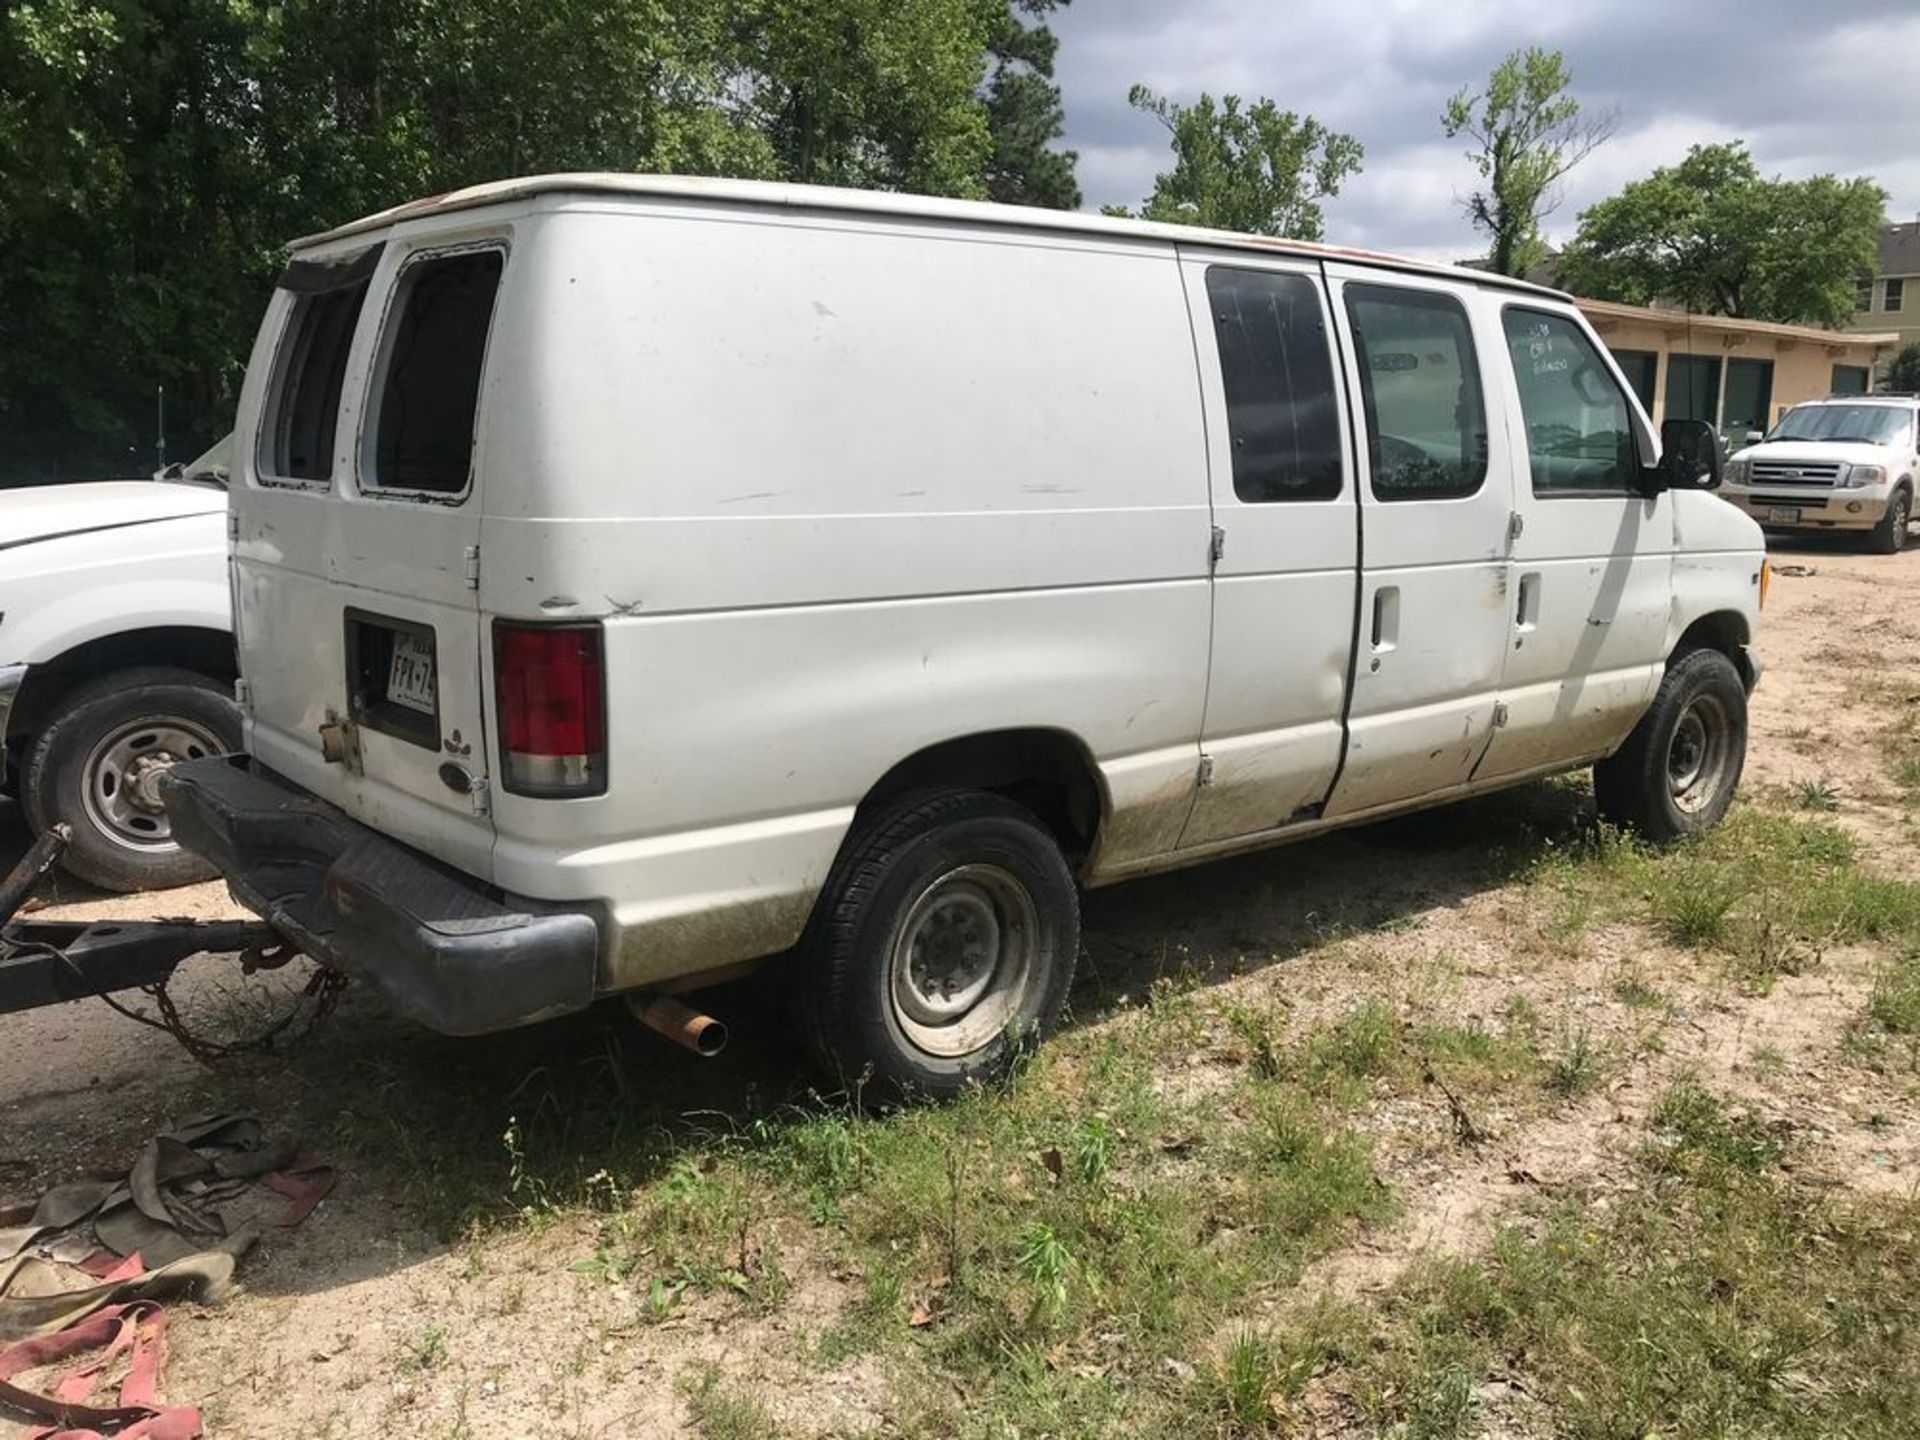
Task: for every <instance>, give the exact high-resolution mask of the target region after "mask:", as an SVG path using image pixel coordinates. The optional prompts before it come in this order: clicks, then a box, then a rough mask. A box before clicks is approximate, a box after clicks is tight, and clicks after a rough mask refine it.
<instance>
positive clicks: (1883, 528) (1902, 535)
mask: <svg viewBox="0 0 1920 1440" xmlns="http://www.w3.org/2000/svg"><path fill="white" fill-rule="evenodd" d="M1912 518H1913V497H1912V496H1910V495H1908V494H1907V492H1906V489H1905V487H1902V488H1901V489H1898V490H1895V491H1894V492H1893V496H1892V498H1891V499H1889V500H1888V501H1887V513H1886V514H1885V515H1883V516H1881V517H1880V523H1879V524H1878V525H1876V526H1874V527H1873V530H1872V532H1871V539H1870V543H1871V545H1872V547H1873V552H1874V554H1876V555H1897V554H1899V553H1900V552H1901V551H1902V550H1904V549H1906V548H1907V522H1908V521H1909V520H1911V519H1912Z"/></svg>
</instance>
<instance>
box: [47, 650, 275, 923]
mask: <svg viewBox="0 0 1920 1440" xmlns="http://www.w3.org/2000/svg"><path fill="white" fill-rule="evenodd" d="M239 748H240V712H239V711H238V710H237V709H236V708H235V707H234V704H233V701H232V700H231V699H229V698H228V697H227V695H226V693H225V687H224V686H222V685H221V684H220V682H219V681H217V680H214V679H211V678H210V677H208V676H205V675H197V674H195V673H193V672H192V671H190V670H174V669H161V668H152V669H140V670H123V671H120V672H118V673H117V674H113V675H106V676H102V677H101V678H99V679H97V680H93V681H90V682H88V683H87V684H85V685H82V686H81V687H80V688H79V689H77V690H75V691H74V692H73V693H72V694H71V695H69V696H67V697H66V699H65V700H64V701H62V702H61V704H60V706H59V708H58V709H57V710H56V711H55V712H54V714H53V716H52V718H51V719H50V721H49V722H48V724H47V726H46V728H45V729H43V730H42V731H41V732H40V734H39V735H38V736H37V737H35V739H34V742H33V746H32V749H31V750H30V751H29V753H28V755H27V763H26V770H25V774H24V776H23V779H22V784H21V799H22V801H23V802H24V803H25V806H26V811H27V819H28V820H29V821H31V822H32V825H33V828H34V830H35V831H36V832H38V831H44V830H46V829H47V828H49V827H50V826H52V825H54V824H57V823H59V822H61V821H65V822H66V823H67V824H68V825H70V826H71V827H72V828H73V841H72V843H71V844H70V845H68V847H67V852H66V855H65V856H64V857H63V859H62V860H61V864H62V865H63V866H64V867H65V868H66V869H67V870H68V871H69V872H70V873H72V874H73V875H75V876H77V877H79V878H80V879H82V880H85V881H86V882H88V883H89V884H91V885H98V886H99V887H100V888H101V889H103V890H157V889H162V888H164V887H168V886H173V885H190V884H192V883H194V882H195V881H199V880H207V879H211V878H212V876H213V873H214V872H213V867H212V866H210V865H208V864H207V863H206V862H205V861H204V860H202V859H200V857H199V856H197V855H193V854H190V853H188V852H187V851H185V850H182V849H181V848H180V847H179V846H178V845H177V844H175V843H174V840H173V830H172V826H171V825H170V824H169V823H168V820H167V812H166V810H165V808H164V807H162V805H161V804H160V791H159V783H158V782H159V778H160V775H161V773H162V772H163V771H165V770H166V769H167V768H168V767H169V766H171V765H172V764H173V763H174V762H175V761H177V760H192V759H199V758H201V757H202V756H207V755H223V754H227V753H229V752H231V751H234V750H237V749H239Z"/></svg>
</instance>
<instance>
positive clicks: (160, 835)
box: [80, 715, 226, 855]
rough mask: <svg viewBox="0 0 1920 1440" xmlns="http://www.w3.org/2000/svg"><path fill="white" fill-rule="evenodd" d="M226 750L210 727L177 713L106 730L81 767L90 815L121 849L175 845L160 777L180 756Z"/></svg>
mask: <svg viewBox="0 0 1920 1440" xmlns="http://www.w3.org/2000/svg"><path fill="white" fill-rule="evenodd" d="M225 749H226V747H225V746H224V745H223V744H222V743H221V742H220V740H219V738H218V737H217V736H216V735H214V733H213V732H212V731H211V730H209V729H208V728H207V727H206V726H204V725H200V724H198V723H196V722H194V721H192V720H185V719H182V718H181V717H179V716H177V715H164V716H156V717H150V718H148V719H143V720H135V721H131V722H129V723H128V724H125V725H121V726H119V727H117V728H115V729H113V730H110V731H108V732H107V734H106V735H104V736H102V737H101V739H100V740H99V741H98V742H97V743H96V744H95V745H94V747H93V749H92V750H90V751H88V752H87V760H86V764H85V765H84V766H83V767H82V768H81V772H80V794H81V799H82V801H83V803H84V806H85V809H86V813H87V819H88V820H89V821H90V822H91V823H92V825H93V828H94V829H95V830H97V831H99V832H100V833H101V834H102V835H104V836H106V837H107V839H109V840H111V841H112V842H113V843H114V844H115V845H118V846H120V847H121V848H122V849H125V850H133V851H138V852H140V853H142V854H148V855H150V854H153V853H155V852H157V851H163V850H171V849H173V848H174V845H173V825H172V823H171V822H170V821H169V820H168V819H167V811H166V807H165V806H163V805H162V804H161V803H160V788H159V780H160V776H161V775H162V774H163V773H164V772H166V771H167V770H169V769H171V768H172V767H173V765H174V764H175V763H176V762H178V761H181V760H198V759H201V758H203V757H204V756H208V755H219V754H221V753H223V752H224V750H225Z"/></svg>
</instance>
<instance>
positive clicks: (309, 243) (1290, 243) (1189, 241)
mask: <svg viewBox="0 0 1920 1440" xmlns="http://www.w3.org/2000/svg"><path fill="white" fill-rule="evenodd" d="M595 194H598V195H638V196H648V197H653V198H659V199H668V200H684V201H690V202H719V203H723V204H724V203H733V204H747V205H759V206H772V207H778V208H782V209H792V210H813V211H827V212H833V211H839V212H855V213H861V214H869V215H895V216H901V217H903V218H907V219H913V220H933V221H940V220H949V221H964V222H967V223H971V224H976V225H990V226H995V227H999V228H1005V229H1018V230H1030V231H1031V230H1040V231H1055V232H1067V233H1072V234H1079V235H1110V236H1113V237H1115V238H1120V239H1133V240H1157V241H1163V242H1165V241H1171V242H1174V243H1176V244H1180V245H1189V246H1209V247H1218V248H1222V249H1234V250H1247V251H1259V252H1261V253H1265V254H1273V253H1275V252H1278V253H1281V254H1286V255H1298V256H1302V257H1304V258H1309V259H1315V260H1329V261H1340V260H1349V261H1357V262H1359V263H1362V264H1368V265H1380V266H1384V267H1387V268H1389V269H1394V270H1403V271H1410V272H1413V273H1416V274H1426V275H1440V276H1447V277H1451V278H1453V279H1458V280H1467V281H1472V282H1474V283H1476V284H1481V285H1498V286H1501V287H1503V288H1507V289H1513V290H1522V291H1527V292H1529V293H1532V294H1542V293H1545V294H1551V295H1554V296H1555V298H1557V299H1563V300H1564V299H1568V298H1571V297H1568V296H1565V295H1561V294H1560V293H1559V292H1557V291H1553V290H1549V289H1547V288H1546V287H1544V286H1538V285H1530V284H1528V283H1527V282H1526V281H1524V280H1511V279H1507V278H1506V277H1504V276H1498V275H1489V274H1487V273H1486V272H1484V271H1480V272H1475V271H1470V270H1465V269H1462V268H1461V267H1459V266H1454V265H1438V264H1432V263H1429V262H1426V261H1422V260H1412V259H1408V258H1406V257H1404V256H1398V255H1389V254H1385V253H1383V252H1379V251H1373V250H1357V249H1351V248H1348V247H1346V246H1340V245H1321V244H1315V243H1313V242H1311V241H1307V240H1283V239H1276V238H1274V237H1271V236H1266V235H1242V234H1239V233H1237V232H1234V231H1230V230H1209V229H1205V228H1202V227H1200V226H1195V225H1167V224H1161V223H1157V222H1154V221H1149V220H1123V219H1118V218H1116V217H1113V216H1109V215H1089V214H1086V213H1083V212H1081V211H1077V210H1046V209H1042V208H1040V207H1038V206H1029V205H994V204H988V203H986V202H984V201H978V200H948V199H944V198H941V197H937V196H930V195H904V194H899V193H896V192H894V191H889V190H843V189H835V188H833V187H830V186H825V185H790V184H786V183H783V182H775V181H767V180H719V179H710V178H707V177H702V176H691V175H635V174H623V173H612V172H599V171H583V172H578V173H573V174H559V175H528V176H524V177H522V178H519V179H514V180H495V181H491V182H489V183H488V184H485V185H473V186H469V187H468V188H467V189H465V190H454V191H450V192H448V193H447V194H445V195H431V196H428V197H426V198H425V199H421V200H411V201H408V202H407V203H406V204H404V205H396V206H394V207H393V208H392V209H389V210H382V211H380V212H379V213H377V214H374V215H367V216H364V217H362V218H361V219H358V220H353V221H350V222H348V223H347V224H345V225H340V226H337V227H335V228H334V229H332V230H328V231H325V232H323V233H321V234H318V235H308V236H304V237H303V238H301V239H299V240H296V241H294V242H293V248H294V249H295V250H296V251H298V250H305V249H309V248H311V247H313V246H317V245H321V244H325V243H328V242H331V241H335V240H340V239H344V238H346V237H348V236H352V235H359V234H364V233H366V232H368V231H371V230H379V229H384V228H385V227H387V226H389V225H397V224H400V223H401V222H403V221H407V220H415V219H420V218H422V217H425V216H428V215H440V214H445V213H447V212H449V211H455V210H471V209H475V208H477V207H479V206H482V205H496V204H502V203H505V202H508V201H515V200H525V199H529V198H532V197H536V196H542V195H595Z"/></svg>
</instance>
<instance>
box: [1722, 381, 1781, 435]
mask: <svg viewBox="0 0 1920 1440" xmlns="http://www.w3.org/2000/svg"><path fill="white" fill-rule="evenodd" d="M1772 409H1773V362H1772V361H1771V360H1729V361H1727V404H1726V411H1727V414H1726V421H1725V424H1724V425H1723V427H1722V428H1723V431H1724V433H1725V435H1726V437H1727V443H1728V444H1729V445H1735V446H1738V445H1744V444H1746V443H1747V435H1748V434H1749V432H1759V433H1761V434H1764V433H1765V432H1766V429H1767V416H1768V414H1769V413H1770V412H1771V411H1772Z"/></svg>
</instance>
